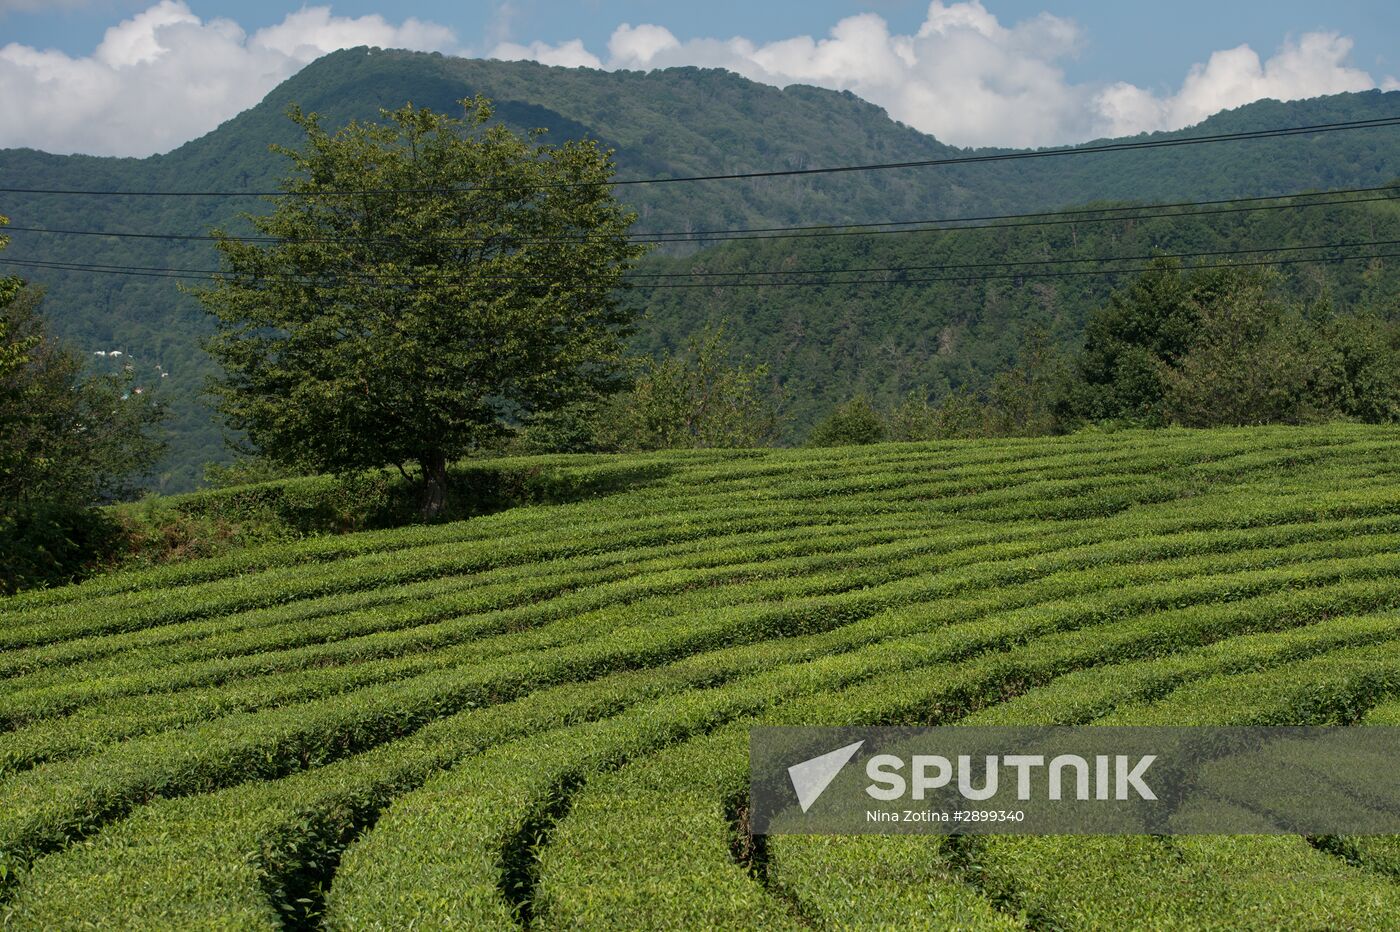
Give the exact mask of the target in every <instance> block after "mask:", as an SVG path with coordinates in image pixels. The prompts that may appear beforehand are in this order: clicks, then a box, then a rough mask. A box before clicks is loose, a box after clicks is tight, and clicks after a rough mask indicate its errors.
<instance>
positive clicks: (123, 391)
mask: <svg viewBox="0 0 1400 932" xmlns="http://www.w3.org/2000/svg"><path fill="white" fill-rule="evenodd" d="M4 222H5V220H4V218H3V217H0V224H3V223H4ZM6 242H7V241H6V239H5V238H4V237H0V249H3V248H4V247H5V245H6ZM42 297H43V296H42V293H41V292H39V291H37V290H35V289H32V288H24V287H23V283H22V282H20V281H19V280H18V279H14V278H4V279H0V592H13V591H15V590H16V589H21V588H29V587H32V586H40V585H49V584H54V583H63V582H68V581H70V580H72V579H74V578H77V577H79V576H82V575H84V574H85V573H87V572H89V571H91V570H93V569H94V568H95V567H97V566H98V565H99V564H101V563H104V562H107V561H109V560H110V559H111V558H112V557H113V555H114V554H115V552H116V550H117V544H118V541H119V538H120V535H119V533H118V532H117V528H116V526H115V525H114V524H113V523H112V522H111V521H110V519H108V518H107V517H106V516H104V515H102V514H100V513H98V512H97V511H95V510H93V507H92V506H93V505H95V504H97V503H98V502H99V501H102V500H109V499H112V498H116V497H120V496H122V495H124V494H127V493H129V492H130V490H131V483H132V481H133V480H134V479H137V478H139V477H140V475H141V473H142V472H144V471H145V470H146V469H147V468H148V467H149V466H150V465H151V464H152V463H153V462H154V461H155V460H156V458H157V457H158V456H159V454H160V450H161V444H160V441H159V440H157V439H156V438H155V437H154V436H153V435H152V428H153V427H154V425H156V424H157V423H158V422H159V421H160V420H161V418H162V416H163V409H162V407H161V406H160V405H159V404H158V403H156V402H155V401H153V400H152V399H151V398H150V397H149V396H147V395H145V394H144V392H143V390H142V389H141V388H139V387H136V386H134V385H133V384H132V382H131V380H130V379H122V378H119V377H116V376H100V375H92V374H89V373H87V372H85V371H84V367H83V361H82V359H81V358H80V357H79V356H78V355H77V353H75V352H74V351H72V350H71V349H69V348H67V347H65V346H63V345H62V344H61V343H59V342H57V341H56V340H55V339H54V338H53V337H52V336H50V334H49V333H48V330H47V327H46V325H45V321H44V319H43V317H42V316H41V315H40V313H39V306H40V302H41V300H42Z"/></svg>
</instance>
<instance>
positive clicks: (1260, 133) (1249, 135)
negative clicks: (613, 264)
mask: <svg viewBox="0 0 1400 932" xmlns="http://www.w3.org/2000/svg"><path fill="white" fill-rule="evenodd" d="M1396 125H1400V116H1393V117H1378V118H1375V119H1370V120H1347V121H1344V122H1338V123H1315V124H1312V125H1310V126H1289V127H1280V128H1275V129H1263V130H1250V131H1245V132H1238V133H1213V134H1210V135H1205V136H1186V137H1173V138H1170V139H1145V140H1141V141H1138V142H1109V143H1099V144H1092V145H1086V146H1076V147H1069V148H1060V149H1033V150H1030V151H1024V150H1023V151H1016V152H995V153H986V154H983V155H962V156H951V157H946V158H940V159H915V160H911V161H905V162H880V163H872V164H866V165H838V166H830V167H825V168H787V169H776V170H770V171H753V172H729V173H724V174H710V175H683V176H676V177H655V178H621V179H614V180H609V181H583V182H578V181H565V182H553V183H549V184H540V185H517V186H511V187H510V190H517V189H526V190H543V189H547V188H577V187H595V186H601V185H612V186H622V185H644V184H677V183H684V182H695V181H738V180H743V179H755V178H785V177H795V176H806V175H831V174H841V173H850V172H869V171H886V170H892V169H906V168H931V167H935V166H941V165H969V164H979V163H983V162H1011V161H1022V160H1025V159H1042V158H1055V157H1061V156H1067V155H1093V154H1096V153H1106V152H1132V151H1139V150H1144V149H1166V148H1176V147H1179V146H1196V145H1205V144H1211V143H1219V142H1239V141H1245V140H1253V139H1276V138H1280V137H1286V136H1300V135H1313V134H1319V133H1335V132H1343V131H1347V130H1357V129H1379V128H1382V127H1388V126H1396ZM494 190H501V188H496V187H489V186H479V187H465V188H416V189H415V188H383V189H372V188H371V189H366V190H323V191H130V190H125V191H124V190H107V191H88V190H81V189H64V188H18V187H0V193H4V194H46V195H71V196H86V197H324V196H362V195H367V194H368V195H376V194H433V193H442V192H465V191H494Z"/></svg>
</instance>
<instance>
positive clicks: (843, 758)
mask: <svg viewBox="0 0 1400 932" xmlns="http://www.w3.org/2000/svg"><path fill="white" fill-rule="evenodd" d="M864 743H865V740H864V739H861V740H860V741H857V742H856V743H855V744H848V745H846V746H845V747H844V748H837V749H836V750H834V751H828V752H827V753H826V754H822V755H820V756H819V757H813V758H811V759H810V760H804V761H803V762H802V763H800V764H793V765H792V766H791V767H789V768H788V777H789V778H790V779H791V780H792V788H793V789H794V790H796V791H797V803H798V805H800V806H801V807H802V811H803V812H806V811H807V810H808V809H810V808H812V804H813V803H815V802H816V801H817V798H818V797H820V796H821V795H822V793H824V792H826V788H827V787H828V786H830V785H831V781H832V780H835V779H836V775H837V774H838V773H840V772H841V768H842V767H845V766H846V764H848V763H849V762H850V760H851V758H852V757H855V756H856V751H859V750H860V746H861V745H862V744H864Z"/></svg>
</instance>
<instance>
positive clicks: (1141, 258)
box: [628, 239, 1400, 280]
mask: <svg viewBox="0 0 1400 932" xmlns="http://www.w3.org/2000/svg"><path fill="white" fill-rule="evenodd" d="M1369 246H1400V239H1387V240H1373V241H1370V242H1364V243H1318V244H1316V245H1312V246H1261V247H1257V248H1251V249H1205V250H1201V251H1198V252H1153V253H1148V254H1146V255H1137V256H1090V257H1087V258H1083V259H1070V258H1064V259H1017V260H1008V261H1004V262H961V263H951V264H944V265H900V266H869V267H865V268H848V269H762V270H747V269H746V270H743V271H737V272H721V271H702V272H634V273H631V275H630V276H629V277H628V278H629V280H635V279H638V278H723V277H732V276H755V275H833V274H841V275H864V274H873V273H878V272H889V273H894V272H930V271H942V270H947V269H982V268H1010V267H1014V266H1022V265H1075V264H1078V263H1082V262H1147V261H1148V260H1151V259H1194V258H1203V257H1207V256H1244V255H1258V254H1260V253H1266V252H1306V251H1310V250H1315V249H1360V248H1362V247H1369Z"/></svg>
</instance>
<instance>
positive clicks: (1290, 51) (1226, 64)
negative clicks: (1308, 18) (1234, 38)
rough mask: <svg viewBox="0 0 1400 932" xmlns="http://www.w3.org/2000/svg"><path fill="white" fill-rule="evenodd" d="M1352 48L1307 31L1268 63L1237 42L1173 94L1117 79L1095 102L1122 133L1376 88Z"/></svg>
mask: <svg viewBox="0 0 1400 932" xmlns="http://www.w3.org/2000/svg"><path fill="white" fill-rule="evenodd" d="M1351 48H1352V41H1351V39H1348V38H1347V37H1345V36H1341V35H1338V34H1336V33H1334V32H1310V33H1308V34H1306V35H1304V36H1303V37H1302V38H1300V39H1297V40H1296V41H1289V42H1287V43H1285V44H1284V46H1283V48H1281V49H1279V51H1278V52H1277V53H1276V54H1275V55H1274V56H1273V57H1272V58H1270V59H1269V60H1268V61H1261V60H1260V58H1259V55H1258V53H1257V52H1255V51H1254V50H1253V49H1252V48H1250V47H1249V46H1247V45H1241V46H1239V47H1237V48H1233V49H1226V50H1224V51H1220V52H1215V53H1214V54H1212V55H1211V56H1210V60H1209V61H1207V62H1206V63H1205V64H1203V65H1200V64H1198V65H1195V66H1193V67H1192V68H1191V71H1190V72H1189V73H1188V74H1187V75H1186V80H1185V81H1184V82H1183V83H1182V85H1181V89H1180V90H1179V91H1177V92H1176V93H1175V94H1170V95H1166V96H1157V95H1154V94H1152V93H1150V92H1148V91H1145V90H1143V89H1142V88H1140V87H1134V86H1133V85H1131V84H1125V83H1118V84H1115V85H1113V86H1111V87H1109V88H1106V89H1104V90H1103V91H1101V92H1100V93H1099V94H1098V95H1097V97H1096V98H1095V104H1096V106H1097V108H1098V111H1099V113H1100V114H1101V115H1102V116H1103V117H1104V118H1105V119H1106V120H1107V125H1108V131H1109V132H1110V133H1111V134H1112V135H1127V134H1131V133H1139V132H1144V131H1147V130H1153V129H1176V128H1179V127H1182V126H1190V125H1191V124H1193V123H1199V122H1200V121H1201V120H1203V119H1205V118H1206V117H1208V116H1210V115H1211V114H1212V113H1217V112H1219V111H1221V110H1226V109H1229V108H1231V107H1238V106H1240V105H1242V104H1247V103H1249V102H1250V101H1252V100H1259V99H1261V98H1264V97H1273V98H1275V99H1278V100H1295V99H1298V98H1302V97H1316V96H1319V95H1322V94H1340V93H1343V92H1345V91H1364V90H1369V89H1370V88H1373V87H1376V86H1377V82H1376V81H1375V80H1374V79H1373V78H1372V77H1371V76H1370V75H1369V74H1367V73H1366V72H1364V71H1361V70H1360V69H1358V68H1352V67H1350V66H1349V65H1347V59H1348V58H1349V57H1350V55H1351ZM1380 83H1381V86H1383V87H1385V88H1386V89H1387V90H1391V89H1395V88H1396V87H1397V86H1400V82H1396V80H1395V79H1394V78H1387V79H1385V80H1384V81H1382V82H1380Z"/></svg>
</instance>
